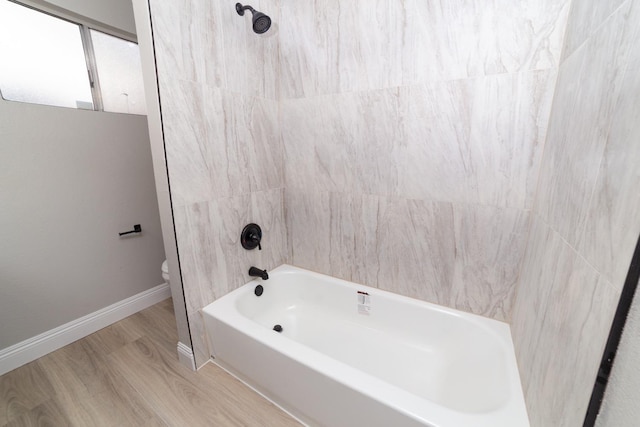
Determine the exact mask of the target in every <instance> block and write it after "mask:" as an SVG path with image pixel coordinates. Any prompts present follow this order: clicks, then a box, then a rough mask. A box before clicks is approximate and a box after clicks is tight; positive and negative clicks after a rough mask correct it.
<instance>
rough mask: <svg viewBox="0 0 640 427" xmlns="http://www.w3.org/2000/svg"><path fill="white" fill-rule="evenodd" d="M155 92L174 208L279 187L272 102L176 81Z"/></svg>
mask: <svg viewBox="0 0 640 427" xmlns="http://www.w3.org/2000/svg"><path fill="white" fill-rule="evenodd" d="M160 91H161V95H162V96H163V99H166V101H165V102H163V124H164V131H165V147H166V153H167V163H168V165H169V178H170V180H171V193H172V197H173V201H174V204H175V205H177V206H183V205H185V204H190V203H197V202H201V201H206V200H210V199H211V198H212V197H225V196H232V195H237V194H244V193H248V192H251V191H263V190H267V189H271V188H280V187H282V186H283V182H284V174H283V165H282V162H283V155H282V142H281V139H280V127H279V119H278V107H277V105H274V101H271V100H267V99H264V98H251V97H245V96H242V95H238V94H233V93H230V92H227V91H222V90H219V89H216V88H212V87H209V86H207V85H200V84H197V83H192V82H186V81H181V80H174V81H173V82H172V83H171V85H169V84H163V85H161V86H160Z"/></svg>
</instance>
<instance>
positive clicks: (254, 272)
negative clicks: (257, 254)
mask: <svg viewBox="0 0 640 427" xmlns="http://www.w3.org/2000/svg"><path fill="white" fill-rule="evenodd" d="M249 276H252V277H260V278H261V279H262V280H267V279H269V273H267V270H260V269H259V268H256V267H251V268H250V269H249Z"/></svg>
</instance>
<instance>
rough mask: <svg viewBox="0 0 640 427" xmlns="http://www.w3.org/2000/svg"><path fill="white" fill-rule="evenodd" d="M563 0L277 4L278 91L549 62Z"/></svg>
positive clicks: (329, 89) (445, 76) (369, 86)
mask: <svg viewBox="0 0 640 427" xmlns="http://www.w3.org/2000/svg"><path fill="white" fill-rule="evenodd" d="M568 6H569V2H568V1H567V0H546V1H543V2H540V1H532V0H530V1H524V2H511V1H506V0H503V1H491V2H486V1H472V0H458V1H454V2H451V1H447V2H442V1H437V2H424V1H418V0H405V1H396V0H377V1H375V2H371V1H365V0H360V1H351V2H340V1H339V0H332V1H327V2H323V3H318V2H307V3H305V2H298V3H296V4H286V5H282V13H281V20H282V25H281V29H282V32H281V37H280V62H281V72H282V78H281V97H282V98H283V99H287V98H299V97H309V96H315V95H320V94H328V93H337V92H350V91H363V90H374V89H382V88H390V87H395V86H406V85H415V84H419V83H424V82H427V81H433V80H452V79H459V78H468V77H474V76H483V75H489V74H498V73H514V72H518V71H525V70H540V69H550V68H554V67H555V66H557V64H558V62H559V57H560V50H561V45H562V36H563V31H564V26H565V22H566V18H567V13H568V9H569V8H568Z"/></svg>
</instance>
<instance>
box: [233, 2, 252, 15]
mask: <svg viewBox="0 0 640 427" xmlns="http://www.w3.org/2000/svg"><path fill="white" fill-rule="evenodd" d="M245 10H250V11H251V13H256V10H255V9H254V8H252V7H251V6H248V5H247V6H243V5H241V4H240V3H236V12H238V15H240V16H244V11H245Z"/></svg>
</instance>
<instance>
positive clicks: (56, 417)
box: [5, 399, 72, 427]
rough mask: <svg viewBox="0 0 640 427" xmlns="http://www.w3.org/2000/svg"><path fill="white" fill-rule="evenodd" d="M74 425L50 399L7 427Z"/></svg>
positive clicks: (58, 426) (6, 426)
mask: <svg viewBox="0 0 640 427" xmlns="http://www.w3.org/2000/svg"><path fill="white" fill-rule="evenodd" d="M70 425H72V424H71V422H70V421H69V419H68V418H67V417H66V415H65V413H64V412H63V411H62V410H61V409H60V406H59V405H58V404H57V403H56V402H55V399H49V400H47V401H45V402H43V403H41V404H40V405H38V406H36V407H35V408H33V409H31V410H30V411H27V412H25V413H24V414H22V415H21V416H20V417H18V418H15V419H13V420H12V421H10V422H9V423H7V424H6V425H5V427H60V426H70Z"/></svg>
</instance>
